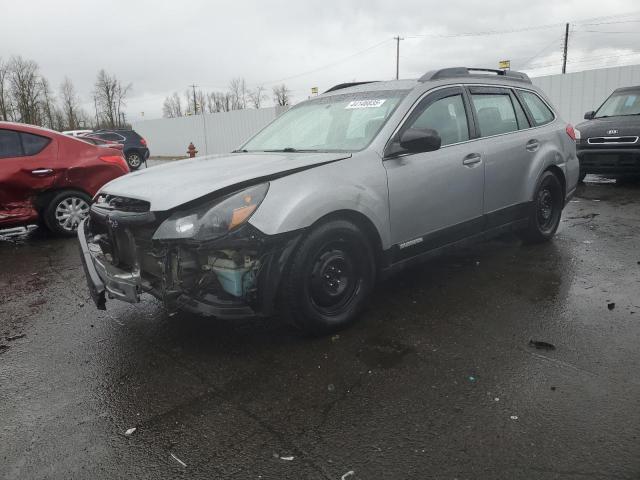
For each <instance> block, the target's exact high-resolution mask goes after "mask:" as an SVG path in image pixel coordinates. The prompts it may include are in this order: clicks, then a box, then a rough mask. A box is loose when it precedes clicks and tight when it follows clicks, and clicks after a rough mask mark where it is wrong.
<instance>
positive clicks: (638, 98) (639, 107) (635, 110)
mask: <svg viewBox="0 0 640 480" xmlns="http://www.w3.org/2000/svg"><path fill="white" fill-rule="evenodd" d="M618 115H640V90H638V91H634V92H620V93H614V94H613V95H611V96H610V97H609V98H607V100H606V101H605V102H604V103H603V104H602V106H601V107H600V108H599V109H598V111H597V112H596V115H595V117H594V118H602V117H613V116H618Z"/></svg>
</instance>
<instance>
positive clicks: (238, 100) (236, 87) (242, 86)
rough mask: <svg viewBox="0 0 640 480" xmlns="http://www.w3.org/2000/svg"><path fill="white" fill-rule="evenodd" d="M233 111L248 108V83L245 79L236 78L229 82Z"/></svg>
mask: <svg viewBox="0 0 640 480" xmlns="http://www.w3.org/2000/svg"><path fill="white" fill-rule="evenodd" d="M229 94H230V95H231V110H242V109H243V108H246V107H247V94H248V92H247V83H246V82H245V81H244V78H234V79H233V80H231V82H229Z"/></svg>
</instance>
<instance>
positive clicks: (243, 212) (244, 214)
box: [229, 204, 257, 230]
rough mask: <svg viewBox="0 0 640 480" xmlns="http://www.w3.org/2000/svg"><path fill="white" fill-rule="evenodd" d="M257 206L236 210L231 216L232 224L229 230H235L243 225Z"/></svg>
mask: <svg viewBox="0 0 640 480" xmlns="http://www.w3.org/2000/svg"><path fill="white" fill-rule="evenodd" d="M256 208H257V205H255V204H254V205H247V206H246V207H240V208H236V209H235V210H234V211H233V213H232V214H231V222H230V223H229V230H233V229H234V228H235V227H237V226H238V225H242V224H243V223H244V221H245V220H246V219H247V218H248V217H249V216H250V215H251V214H252V213H253V211H254V210H255V209H256Z"/></svg>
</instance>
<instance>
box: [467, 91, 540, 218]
mask: <svg viewBox="0 0 640 480" xmlns="http://www.w3.org/2000/svg"><path fill="white" fill-rule="evenodd" d="M467 88H468V91H469V94H470V98H471V104H472V106H473V114H474V116H475V119H476V125H477V127H478V133H479V135H480V137H481V140H480V142H481V143H482V145H483V149H484V153H485V157H484V159H485V167H484V168H485V189H484V214H485V215H486V222H487V223H486V225H485V227H486V228H492V227H496V226H499V225H502V224H505V223H509V222H512V221H515V220H517V219H519V218H523V217H525V216H526V215H527V212H528V211H527V204H526V202H527V200H528V199H527V198H524V195H525V192H526V191H527V184H528V181H529V171H530V165H531V160H532V158H531V157H532V153H533V152H535V150H537V146H536V145H534V143H533V142H530V141H531V140H532V138H531V131H529V130H528V129H529V127H530V124H529V119H528V118H527V116H526V114H525V112H524V109H523V107H522V105H521V104H520V101H519V100H518V98H517V97H516V96H515V94H514V92H513V91H512V90H511V89H510V88H506V87H486V86H476V87H474V86H470V87H467Z"/></svg>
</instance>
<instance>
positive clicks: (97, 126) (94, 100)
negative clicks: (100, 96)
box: [93, 95, 100, 129]
mask: <svg viewBox="0 0 640 480" xmlns="http://www.w3.org/2000/svg"><path fill="white" fill-rule="evenodd" d="M93 106H94V107H95V109H96V129H97V128H100V127H99V125H100V120H98V100H97V99H96V96H95V95H94V96H93Z"/></svg>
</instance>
